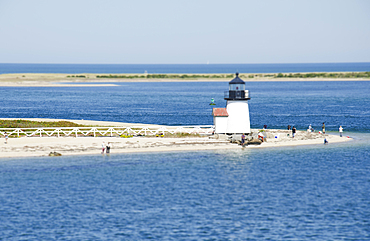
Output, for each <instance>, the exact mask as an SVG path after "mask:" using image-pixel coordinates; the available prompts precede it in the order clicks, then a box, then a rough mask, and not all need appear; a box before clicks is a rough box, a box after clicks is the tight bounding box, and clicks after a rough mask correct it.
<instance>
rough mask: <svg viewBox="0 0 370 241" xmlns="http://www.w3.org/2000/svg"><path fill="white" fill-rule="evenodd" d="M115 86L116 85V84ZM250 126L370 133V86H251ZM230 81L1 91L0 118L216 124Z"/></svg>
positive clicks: (317, 83)
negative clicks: (214, 113) (215, 109)
mask: <svg viewBox="0 0 370 241" xmlns="http://www.w3.org/2000/svg"><path fill="white" fill-rule="evenodd" d="M115 84H117V83H115ZM246 88H247V89H249V90H250V93H251V100H250V101H249V108H250V118H251V126H252V127H253V128H261V127H263V125H267V126H268V128H286V127H287V125H288V124H290V125H291V126H293V125H294V126H296V128H297V129H302V130H305V129H307V128H308V126H309V125H310V124H311V125H312V126H313V127H314V128H315V129H320V128H321V125H322V123H323V122H325V123H326V128H327V129H328V130H329V131H337V130H338V128H339V126H340V125H342V126H343V128H344V130H345V131H351V132H369V131H370V122H369V120H370V95H369V93H370V82H369V81H364V82H340V81H339V82H257V83H256V82H254V83H253V82H247V84H246ZM226 90H228V83H223V82H197V83H186V82H182V83H118V86H114V87H86V88H71V87H27V88H24V87H0V96H2V97H1V98H0V113H1V114H0V117H2V118H56V119H85V120H101V121H120V122H128V123H148V124H163V125H212V124H213V119H212V108H213V107H214V106H210V105H209V103H210V102H211V98H214V99H215V103H216V106H215V107H225V106H226V101H225V100H224V99H223V97H224V96H223V93H224V91H226Z"/></svg>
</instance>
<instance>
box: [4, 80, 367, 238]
mask: <svg viewBox="0 0 370 241" xmlns="http://www.w3.org/2000/svg"><path fill="white" fill-rule="evenodd" d="M246 86H247V89H249V90H250V91H251V96H252V99H251V100H250V101H249V105H250V115H251V123H252V127H254V128H261V127H262V126H263V125H264V124H267V126H268V128H286V126H287V125H288V124H290V125H295V126H297V128H298V129H302V130H304V129H306V128H307V126H308V125H309V124H312V125H313V126H314V128H316V129H319V128H320V127H321V124H322V122H325V123H326V126H327V129H329V132H330V133H332V134H337V130H338V127H339V125H342V126H343V127H344V131H345V132H344V133H345V136H347V135H348V136H351V137H353V138H354V141H351V142H347V143H340V144H333V143H329V145H312V146H297V147H282V148H269V149H258V150H257V149H255V150H249V149H244V150H243V149H239V150H233V151H225V150H216V151H189V152H168V153H150V154H119V155H118V154H115V153H114V149H112V152H113V153H112V154H111V155H110V156H102V155H100V154H97V155H96V156H94V155H92V156H71V157H67V156H62V157H54V158H51V157H39V158H6V159H0V204H1V205H0V240H54V239H64V240H146V239H156V240H266V239H267V240H370V223H369V222H370V218H369V217H370V193H369V190H370V151H369V150H370V123H369V122H370V118H369V117H370V107H369V106H370V95H369V93H370V91H369V90H370V82H368V81H367V82H273V83H268V82H259V83H249V82H247V84H246ZM227 89H228V85H227V83H120V84H119V86H115V87H78V88H77V87H75V88H73V87H61V88H54V87H47V88H46V87H44V88H41V87H27V88H24V87H0V96H1V97H0V117H10V118H13V117H14V118H15V117H19V118H22V117H28V118H31V117H37V118H39V117H44V118H67V119H68V118H69V119H91V120H109V121H123V122H134V123H155V124H169V125H210V124H212V117H211V110H212V107H211V106H209V103H210V99H211V98H215V100H216V101H215V102H216V104H217V105H216V107H224V106H225V101H224V100H223V91H225V90H227ZM0 155H1V153H0Z"/></svg>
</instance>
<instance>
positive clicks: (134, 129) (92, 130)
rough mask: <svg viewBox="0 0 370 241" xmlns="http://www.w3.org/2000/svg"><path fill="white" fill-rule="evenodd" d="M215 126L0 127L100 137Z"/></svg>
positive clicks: (0, 131)
mask: <svg viewBox="0 0 370 241" xmlns="http://www.w3.org/2000/svg"><path fill="white" fill-rule="evenodd" d="M213 132H214V126H168V127H166V126H161V127H158V126H152V127H151V126H145V127H143V126H130V127H55V128H0V135H1V136H2V137H4V136H5V133H7V135H8V136H9V137H34V136H36V137H83V136H90V137H98V136H121V135H126V136H127V135H133V136H155V135H161V134H163V135H164V134H166V133H169V134H175V133H185V134H200V135H210V134H212V133H213Z"/></svg>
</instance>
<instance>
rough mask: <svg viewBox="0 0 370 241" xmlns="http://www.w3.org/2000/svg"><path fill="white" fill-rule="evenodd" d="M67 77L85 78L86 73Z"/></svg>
mask: <svg viewBox="0 0 370 241" xmlns="http://www.w3.org/2000/svg"><path fill="white" fill-rule="evenodd" d="M67 78H86V75H68V76H67Z"/></svg>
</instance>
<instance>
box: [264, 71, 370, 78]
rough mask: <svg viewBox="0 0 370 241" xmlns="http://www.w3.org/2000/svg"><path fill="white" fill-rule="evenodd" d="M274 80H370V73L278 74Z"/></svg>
mask: <svg viewBox="0 0 370 241" xmlns="http://www.w3.org/2000/svg"><path fill="white" fill-rule="evenodd" d="M265 76H266V75H265ZM274 78H370V72H347V73H305V74H301V73H294V74H292V73H290V74H282V73H278V74H277V75H275V76H274Z"/></svg>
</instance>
